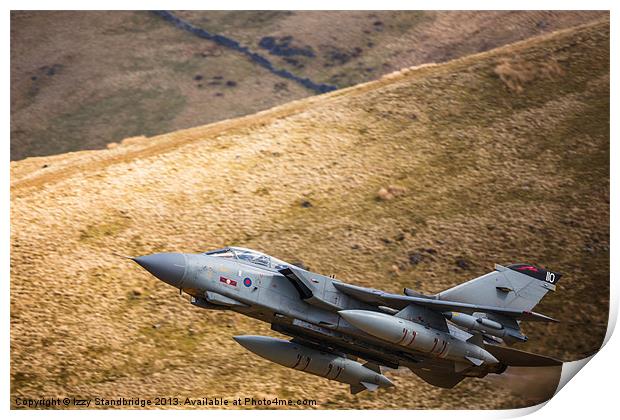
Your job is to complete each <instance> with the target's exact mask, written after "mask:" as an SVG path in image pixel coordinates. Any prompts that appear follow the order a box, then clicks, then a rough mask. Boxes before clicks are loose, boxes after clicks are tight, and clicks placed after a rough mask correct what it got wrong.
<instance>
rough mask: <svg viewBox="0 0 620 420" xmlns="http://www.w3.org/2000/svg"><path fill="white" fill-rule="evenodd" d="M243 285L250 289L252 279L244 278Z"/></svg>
mask: <svg viewBox="0 0 620 420" xmlns="http://www.w3.org/2000/svg"><path fill="white" fill-rule="evenodd" d="M243 285H244V286H245V287H250V286H251V285H252V279H251V278H249V277H246V278H245V279H243Z"/></svg>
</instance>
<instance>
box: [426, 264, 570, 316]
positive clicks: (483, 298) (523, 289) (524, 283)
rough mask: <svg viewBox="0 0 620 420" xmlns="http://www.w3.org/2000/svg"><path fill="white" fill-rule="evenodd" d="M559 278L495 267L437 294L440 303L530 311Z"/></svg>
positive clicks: (527, 267) (518, 267)
mask: <svg viewBox="0 0 620 420" xmlns="http://www.w3.org/2000/svg"><path fill="white" fill-rule="evenodd" d="M561 276H562V275H561V274H559V273H556V272H553V271H548V270H545V269H544V268H539V267H536V266H534V265H532V264H512V265H509V266H508V267H504V266H501V265H498V264H496V265H495V271H493V272H491V273H488V274H485V275H483V276H481V277H478V278H475V279H473V280H470V281H468V282H466V283H463V284H459V285H458V286H455V287H453V288H451V289H448V290H445V291H443V292H441V293H439V294H438V298H439V299H442V300H450V301H454V302H464V303H472V304H477V305H488V306H498V307H501V308H510V309H517V310H521V311H531V310H532V309H533V308H534V306H536V305H537V304H538V302H540V301H541V299H542V298H543V297H544V296H545V294H547V292H548V291H550V290H551V291H554V290H555V284H556V283H557V282H558V280H559V279H560V277H561Z"/></svg>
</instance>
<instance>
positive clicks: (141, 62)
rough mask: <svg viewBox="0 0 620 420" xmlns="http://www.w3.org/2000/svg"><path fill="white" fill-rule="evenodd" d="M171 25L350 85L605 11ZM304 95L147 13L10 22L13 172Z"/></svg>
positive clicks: (43, 16) (229, 17)
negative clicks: (45, 159) (39, 159)
mask: <svg viewBox="0 0 620 420" xmlns="http://www.w3.org/2000/svg"><path fill="white" fill-rule="evenodd" d="M175 14H177V15H178V16H179V17H181V18H184V19H187V20H188V21H190V22H191V23H193V24H195V25H196V26H198V27H200V28H203V29H205V30H208V31H210V32H214V33H218V34H223V35H226V36H229V37H230V38H231V39H233V40H235V41H238V42H240V43H241V44H242V45H244V46H247V47H248V48H250V50H251V51H252V52H255V53H259V54H261V55H262V56H263V57H264V58H267V59H269V60H270V61H271V62H272V63H273V65H274V66H275V67H277V68H279V69H284V70H286V71H289V72H292V73H293V74H295V75H298V76H300V77H302V78H311V79H313V80H314V79H316V81H317V82H319V83H328V84H330V85H336V86H338V87H345V86H351V85H355V84H358V83H362V82H365V81H368V80H372V79H376V78H378V77H380V76H381V75H384V74H386V73H390V72H393V71H394V70H397V69H401V68H404V67H409V66H413V65H418V64H421V63H427V62H439V61H446V60H448V59H452V58H457V57H461V56H465V55H468V54H472V53H476V52H480V51H485V50H489V49H491V48H494V47H498V46H501V45H505V44H508V43H510V42H515V41H518V40H521V39H526V38H528V37H531V36H535V35H538V34H543V33H546V32H551V31H554V30H557V29H562V28H568V27H572V26H576V25H579V24H583V23H587V22H592V21H594V20H597V19H601V18H602V17H604V16H608V15H609V12H605V11H602V12H600V11H496V12H489V11H465V12H449V11H444V12H435V11H421V12H418V11H386V12H380V11H377V12H367V11H332V12H329V11H327V12H326V11H310V12H303V11H296V12H290V11H185V12H178V13H176V12H175ZM265 40H272V43H273V44H274V45H277V46H278V47H279V49H278V50H275V52H276V53H273V54H272V52H273V51H274V50H273V48H272V50H267V49H265V48H263V47H261V45H263V46H264V45H265ZM261 41H263V42H262V43H261ZM285 45H286V46H287V47H285ZM295 48H296V49H295ZM304 52H305V53H306V54H305V55H304ZM308 54H309V55H310V56H308ZM312 94H314V92H313V91H311V90H308V89H307V88H304V87H303V86H301V85H299V84H298V83H296V82H293V81H291V80H288V79H283V78H281V77H279V76H276V75H274V74H272V73H270V72H269V71H267V70H266V69H265V68H263V67H260V66H258V65H256V64H255V63H253V62H252V61H251V60H249V59H248V57H247V56H244V55H243V54H240V53H239V52H238V51H233V50H231V49H230V48H226V47H223V46H221V45H218V44H216V43H215V42H213V41H208V40H205V39H201V38H198V37H197V36H195V35H193V34H191V33H188V32H187V31H184V30H181V29H179V28H177V27H175V26H173V25H171V24H170V23H168V22H166V21H165V20H163V19H162V18H161V17H159V16H157V15H155V14H154V13H151V12H148V11H12V12H11V159H12V160H20V159H24V158H26V157H31V156H45V155H54V154H58V153H65V152H70V151H76V150H86V149H103V148H105V147H106V145H107V144H108V143H112V142H117V141H119V140H121V139H122V138H124V137H129V136H138V135H146V136H153V135H156V134H160V133H165V132H170V131H175V130H179V129H183V128H187V127H195V126H198V125H202V124H208V123H212V122H215V121H220V120H223V119H226V118H234V117H238V116H241V115H248V114H253V113H255V112H257V111H260V110H265V109H268V108H271V107H273V106H276V105H279V104H283V103H286V102H290V101H292V100H295V99H299V98H303V97H307V96H310V95H312Z"/></svg>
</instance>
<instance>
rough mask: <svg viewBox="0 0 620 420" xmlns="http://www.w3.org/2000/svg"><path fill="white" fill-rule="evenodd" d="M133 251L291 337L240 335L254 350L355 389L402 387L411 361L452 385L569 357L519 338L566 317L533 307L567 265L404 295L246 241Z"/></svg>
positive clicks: (424, 374)
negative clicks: (526, 328) (526, 346)
mask: <svg viewBox="0 0 620 420" xmlns="http://www.w3.org/2000/svg"><path fill="white" fill-rule="evenodd" d="M131 259H132V260H133V261H135V262H136V263H138V264H139V265H141V266H142V267H143V268H145V269H146V270H147V271H149V272H150V273H151V274H152V275H154V276H155V277H157V278H158V279H160V280H162V281H164V282H166V283H168V284H169V285H171V286H173V287H175V288H177V289H179V290H180V291H181V292H185V293H187V294H188V295H189V296H190V302H191V303H192V304H193V305H195V306H197V307H199V308H204V309H211V310H213V309H215V310H231V311H234V312H238V313H240V314H242V315H247V316H250V317H252V318H256V319H258V320H260V321H264V322H268V323H269V324H271V328H272V329H273V330H275V331H277V332H279V333H282V334H284V335H285V336H289V337H291V340H290V341H288V340H283V339H280V338H275V337H263V336H252V335H244V336H236V337H233V338H234V339H235V340H236V341H237V342H238V343H239V344H241V345H242V346H243V347H245V348H246V349H248V350H249V351H251V352H253V353H255V354H257V355H258V356H261V357H263V358H265V359H267V360H270V361H272V362H275V363H278V364H280V365H283V366H286V367H289V368H293V369H297V370H300V371H303V372H307V373H310V374H313V375H317V376H321V377H324V378H327V379H330V380H333V381H338V382H342V383H345V384H349V385H350V386H351V392H352V393H354V394H357V393H358V392H361V391H364V390H370V391H374V390H376V389H378V388H389V387H392V386H394V385H393V383H392V382H391V381H390V380H389V379H388V378H387V377H386V376H385V375H384V374H383V370H382V368H383V367H387V368H393V369H396V368H398V367H399V366H405V367H407V368H409V369H411V371H413V372H414V373H415V374H416V375H418V376H419V377H420V378H422V379H423V380H425V381H426V382H428V383H430V384H432V385H435V386H439V387H443V388H452V387H454V386H455V385H457V384H458V383H459V382H460V381H462V380H463V379H465V378H467V377H478V378H481V377H484V376H486V375H487V374H489V373H496V374H501V373H502V372H504V371H505V369H506V368H507V367H508V366H559V365H561V364H562V362H561V361H559V360H556V359H553V358H550V357H546V356H541V355H536V354H532V353H528V352H524V351H520V350H516V349H513V348H511V347H510V345H512V344H513V343H516V342H524V341H526V340H527V337H526V336H525V335H524V334H523V333H522V331H521V325H520V324H521V321H537V322H557V321H555V320H554V319H552V318H550V317H547V316H545V315H542V314H539V313H536V312H532V309H533V308H534V306H535V305H536V304H537V303H538V302H539V301H540V300H541V299H542V298H543V297H544V296H545V294H546V293H547V292H548V291H550V290H555V284H556V283H557V281H558V280H559V279H560V274H558V273H555V272H552V271H548V270H545V269H543V268H539V267H536V266H534V265H531V264H513V265H508V266H506V267H504V266H501V265H496V266H495V271H492V272H490V273H488V274H485V275H483V276H481V277H478V278H475V279H473V280H470V281H468V282H466V283H463V284H460V285H458V286H455V287H453V288H451V289H448V290H445V291H443V292H440V293H437V294H435V295H424V294H421V293H417V292H415V291H413V290H411V289H405V290H404V293H403V294H402V295H401V294H393V293H388V292H384V291H382V290H377V289H372V288H366V287H360V286H355V285H352V284H347V283H344V282H342V281H340V280H337V279H335V278H333V277H328V276H324V275H321V274H317V273H312V272H310V271H307V270H305V269H302V268H300V267H297V266H295V265H293V264H289V263H286V262H284V261H281V260H279V259H277V258H274V257H271V256H269V255H266V254H263V253H261V252H258V251H253V250H251V249H246V248H239V247H228V248H223V249H218V250H215V251H210V252H206V253H204V254H178V253H165V254H153V255H146V256H141V257H134V258H131ZM361 359H363V362H362V361H360V360H361Z"/></svg>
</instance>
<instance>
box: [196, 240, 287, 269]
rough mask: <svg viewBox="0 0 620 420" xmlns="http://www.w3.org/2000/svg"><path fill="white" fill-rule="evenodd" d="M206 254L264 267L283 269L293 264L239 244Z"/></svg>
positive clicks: (206, 253)
mask: <svg viewBox="0 0 620 420" xmlns="http://www.w3.org/2000/svg"><path fill="white" fill-rule="evenodd" d="M204 255H209V256H211V257H218V258H230V259H237V260H241V261H245V262H249V263H252V264H256V265H262V266H263V267H267V268H273V269H275V270H281V269H283V268H286V267H290V266H292V264H289V263H286V262H284V261H281V260H279V259H277V258H274V257H271V256H269V255H267V254H263V253H262V252H258V251H254V250H252V249H248V248H241V247H237V246H229V247H227V248H221V249H216V250H215V251H209V252H205V253H204Z"/></svg>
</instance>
